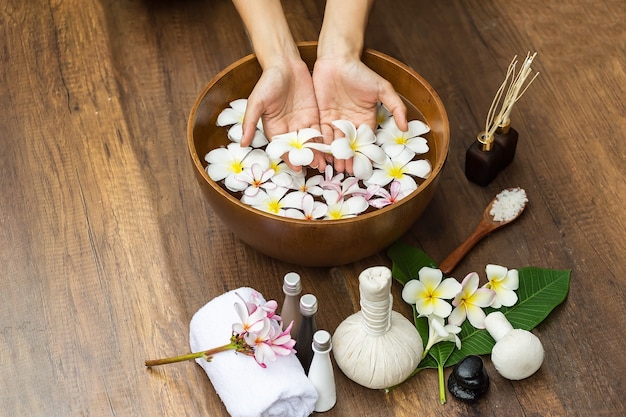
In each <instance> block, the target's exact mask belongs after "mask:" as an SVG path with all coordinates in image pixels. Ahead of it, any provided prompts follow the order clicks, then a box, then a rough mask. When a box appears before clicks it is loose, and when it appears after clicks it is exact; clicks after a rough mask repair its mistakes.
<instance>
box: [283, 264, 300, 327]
mask: <svg viewBox="0 0 626 417" xmlns="http://www.w3.org/2000/svg"><path fill="white" fill-rule="evenodd" d="M301 292H302V283H301V282H300V275H298V274H297V273H296V272H288V273H287V274H285V277H284V279H283V293H284V294H285V300H284V301H283V308H282V310H281V312H280V317H281V318H282V319H283V330H285V329H287V326H289V323H291V321H292V320H293V326H292V327H291V332H290V334H291V338H292V339H295V338H296V335H297V333H298V328H299V327H300V319H301V318H302V315H301V314H300V293H301Z"/></svg>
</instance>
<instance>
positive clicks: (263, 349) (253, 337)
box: [244, 322, 296, 368]
mask: <svg viewBox="0 0 626 417" xmlns="http://www.w3.org/2000/svg"><path fill="white" fill-rule="evenodd" d="M292 325H293V322H291V323H290V324H289V326H288V327H287V329H286V330H284V331H281V328H280V326H273V325H272V324H271V323H269V322H267V323H266V325H265V326H264V327H263V328H262V329H261V330H260V331H259V332H257V333H247V334H246V335H245V336H244V340H245V342H246V344H248V345H249V346H250V347H252V348H253V350H254V359H255V361H256V362H257V363H258V364H259V365H261V366H262V367H263V368H265V367H266V365H265V363H266V362H267V361H274V360H276V356H287V355H290V354H291V353H292V352H295V351H294V349H293V347H294V345H295V344H296V341H295V340H293V339H292V338H291V335H290V333H289V332H290V331H291V326H292Z"/></svg>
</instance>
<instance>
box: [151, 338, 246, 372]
mask: <svg viewBox="0 0 626 417" xmlns="http://www.w3.org/2000/svg"><path fill="white" fill-rule="evenodd" d="M238 348H239V346H237V345H236V344H234V343H229V344H227V345H223V346H220V347H216V348H213V349H209V350H205V351H202V352H195V353H187V354H185V355H179V356H173V357H171V358H164V359H149V360H147V361H146V366H147V367H148V368H150V367H153V366H159V365H167V364H169V363H176V362H184V361H190V360H193V359H198V358H204V359H206V361H207V362H210V361H211V358H212V357H213V355H215V354H216V353H220V352H225V351H227V350H237V349H238Z"/></svg>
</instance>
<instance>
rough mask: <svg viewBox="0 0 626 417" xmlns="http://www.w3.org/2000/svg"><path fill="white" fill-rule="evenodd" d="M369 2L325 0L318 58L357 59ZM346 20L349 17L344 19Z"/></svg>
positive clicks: (361, 47)
mask: <svg viewBox="0 0 626 417" xmlns="http://www.w3.org/2000/svg"><path fill="white" fill-rule="evenodd" d="M372 4H373V0H328V1H327V2H326V10H325V11H324V22H323V24H322V29H321V30H320V37H319V42H318V49H317V57H318V59H320V58H321V59H324V58H333V59H339V60H346V61H352V60H355V59H357V60H360V59H361V54H362V52H363V43H364V38H365V29H366V26H367V20H368V16H369V12H370V9H371V6H372ZM347 17H349V18H347Z"/></svg>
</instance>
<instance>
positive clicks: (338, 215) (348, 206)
mask: <svg viewBox="0 0 626 417" xmlns="http://www.w3.org/2000/svg"><path fill="white" fill-rule="evenodd" d="M368 207H369V204H367V201H366V200H365V198H363V197H361V196H353V197H350V198H348V199H347V200H339V201H337V202H335V203H329V204H328V212H327V213H326V216H325V217H324V218H325V219H327V220H339V219H347V218H350V217H356V216H357V215H358V214H361V213H363V212H364V211H365V210H367V208H368Z"/></svg>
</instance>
